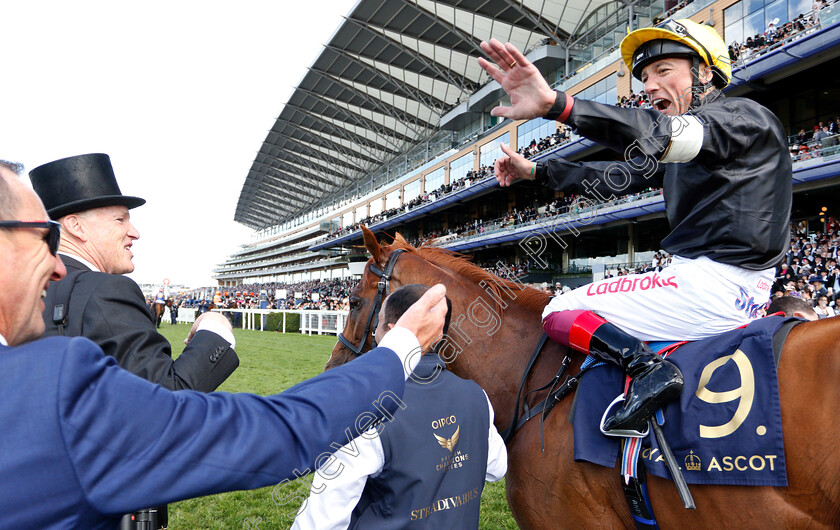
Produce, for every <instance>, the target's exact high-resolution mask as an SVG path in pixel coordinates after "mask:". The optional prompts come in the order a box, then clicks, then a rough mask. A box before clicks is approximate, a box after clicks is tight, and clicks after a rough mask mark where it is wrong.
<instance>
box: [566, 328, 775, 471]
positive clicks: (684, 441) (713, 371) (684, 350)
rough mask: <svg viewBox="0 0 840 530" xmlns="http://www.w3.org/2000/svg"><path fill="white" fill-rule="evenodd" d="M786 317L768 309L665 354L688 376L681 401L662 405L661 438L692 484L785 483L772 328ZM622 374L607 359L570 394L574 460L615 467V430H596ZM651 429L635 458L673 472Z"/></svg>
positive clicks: (649, 467)
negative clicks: (743, 324) (606, 432)
mask: <svg viewBox="0 0 840 530" xmlns="http://www.w3.org/2000/svg"><path fill="white" fill-rule="evenodd" d="M788 320H790V319H787V318H784V317H778V316H773V317H766V318H762V319H759V320H756V321H754V322H752V323H751V324H749V325H748V326H746V327H744V328H739V329H735V330H732V331H729V332H727V333H724V334H722V335H719V336H717V337H713V338H711V339H706V340H703V341H698V342H693V343H689V344H686V345H684V346H682V347H681V348H679V349H678V350H677V351H676V352H674V354H672V355H670V356H669V357H668V359H669V360H670V361H672V362H673V363H674V364H676V365H677V366H678V367H679V369H680V370H681V371H682V373H683V376H684V377H685V387H684V389H683V392H682V396H681V397H680V400H679V401H674V402H673V403H670V404H668V405H667V406H666V407H665V409H664V413H665V425H664V426H663V431H664V433H665V439H666V440H668V443H669V444H670V445H671V449H672V450H673V451H674V455H675V456H676V458H677V463H678V464H679V465H680V467H681V468H682V470H683V475H684V476H685V480H686V482H688V483H689V484H729V485H742V486H787V472H786V469H785V453H784V442H783V438H782V417H781V411H780V406H779V386H778V381H777V379H776V365H775V360H774V358H773V347H772V341H773V334H774V333H775V332H776V330H778V329H779V327H780V326H781V325H782V324H784V323H785V322H786V321H788ZM623 385H624V374H623V373H622V371H621V369H619V368H618V367H617V366H613V365H611V364H604V365H603V366H598V367H594V368H592V369H590V370H589V371H588V372H587V373H586V375H584V376H583V378H582V379H581V383H580V387H579V388H578V390H577V395H576V397H575V406H574V410H573V412H572V423H573V426H574V430H575V448H574V450H575V460H577V461H587V462H592V463H595V464H599V465H603V466H607V467H615V465H616V462H617V458H618V454H619V438H608V437H606V436H604V435H603V434H601V432H600V430H599V427H598V426H599V423H600V420H601V416H602V414H603V412H604V409H605V408H606V407H607V405H609V403H610V402H611V401H612V400H613V399H614V398H615V396H617V395H618V394H619V393H621V391H622V388H623ZM660 454H661V453H660V451H659V448H658V445H657V444H656V440H655V438H654V436H653V435H652V434H651V435H650V436H649V437H648V438H647V439H645V442H644V445H643V449H642V452H641V455H640V459H641V460H643V461H644V464H645V466H646V468H647V471H648V472H650V473H653V474H654V475H656V476H658V477H665V478H670V474H669V473H668V470H667V469H666V468H665V462H664V460H660V458H659V457H660Z"/></svg>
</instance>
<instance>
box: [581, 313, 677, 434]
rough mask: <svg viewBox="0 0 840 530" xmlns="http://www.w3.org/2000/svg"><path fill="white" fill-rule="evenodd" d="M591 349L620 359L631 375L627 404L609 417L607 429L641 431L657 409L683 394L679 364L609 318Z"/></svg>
mask: <svg viewBox="0 0 840 530" xmlns="http://www.w3.org/2000/svg"><path fill="white" fill-rule="evenodd" d="M589 353H591V354H592V355H595V356H597V357H600V358H601V359H604V360H607V361H612V362H614V363H617V364H618V365H619V366H621V367H622V368H623V369H624V371H625V372H627V375H628V376H630V379H631V381H630V389H629V391H628V392H627V395H626V396H625V400H624V407H623V408H622V409H621V410H619V411H618V412H617V413H616V414H615V415H614V416H612V417H610V418H608V419H607V421H606V423H605V424H604V429H605V430H608V431H610V430H614V429H622V430H623V429H632V430H636V431H641V430H643V429H644V428H645V425H646V423H647V420H648V418H650V417H651V416H652V415H653V413H654V412H656V410H657V409H659V408H661V407H662V406H664V405H665V404H667V403H670V402H671V401H673V400H675V399H678V398H679V396H680V391H682V387H683V377H682V373H680V370H679V368H677V367H676V366H675V365H674V363H672V362H670V361H666V360H665V359H663V358H662V357H660V356H658V355H656V354H655V353H653V352H652V351H651V349H650V348H649V347H648V346H647V344H645V343H644V342H642V341H640V340H638V339H636V338H635V337H631V336H630V335H628V334H627V333H625V332H624V331H622V330H620V329H619V328H617V327H616V326H614V325H613V324H610V323H609V322H607V323H605V324H602V325H601V326H599V327H598V329H596V330H595V332H594V333H593V334H592V339H591V340H590V342H589Z"/></svg>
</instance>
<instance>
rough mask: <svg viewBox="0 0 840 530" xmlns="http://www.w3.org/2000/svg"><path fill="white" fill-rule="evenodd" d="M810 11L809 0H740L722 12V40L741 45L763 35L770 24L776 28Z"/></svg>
mask: <svg viewBox="0 0 840 530" xmlns="http://www.w3.org/2000/svg"><path fill="white" fill-rule="evenodd" d="M810 11H811V0H741V1H740V2H738V3H736V4H732V5H731V6H729V7H727V8H726V9H724V10H723V20H724V24H725V27H724V30H723V39H724V40H725V41H726V43H727V44H730V45H731V44H733V43H736V42H737V43H739V44H743V43H745V42H746V41H747V38H748V37H755V36H756V35H759V34H762V33H764V32H765V31H766V30H767V25H768V24H769V23H770V22H774V25H775V26H776V27H778V26H780V25H782V24H785V23H787V22H790V21H791V20H793V19H795V18H796V17H798V16H799V15H801V14H806V13H809V12H810ZM776 19H778V21H777V20H776Z"/></svg>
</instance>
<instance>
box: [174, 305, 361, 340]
mask: <svg viewBox="0 0 840 530" xmlns="http://www.w3.org/2000/svg"><path fill="white" fill-rule="evenodd" d="M213 311H216V312H218V313H222V314H226V315H227V316H228V317H229V318H231V321H232V322H233V323H234V327H237V328H242V329H250V330H259V331H275V330H274V329H267V328H268V325H267V320H268V315H269V314H271V313H282V315H283V318H282V320H281V322H280V324H279V325H278V327H277V330H276V331H281V332H283V333H286V329H287V318H286V317H287V315H289V314H297V315H300V333H306V334H307V335H312V334H316V335H338V334H339V333H340V332H341V330H343V329H344V325H345V323H346V322H347V315H348V311H314V310H284V309H213ZM182 315H183V318H182ZM194 321H195V309H192V308H181V309H179V310H178V322H183V323H191V322H194ZM167 322H168V321H167Z"/></svg>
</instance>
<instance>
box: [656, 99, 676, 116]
mask: <svg viewBox="0 0 840 530" xmlns="http://www.w3.org/2000/svg"><path fill="white" fill-rule="evenodd" d="M672 105H673V103H672V102H671V101H670V100H668V99H666V98H656V99H654V100H653V108H654V109H656V110H658V111H659V112H662V113H666V114H667V113H668V109H669V108H671V106H672Z"/></svg>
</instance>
